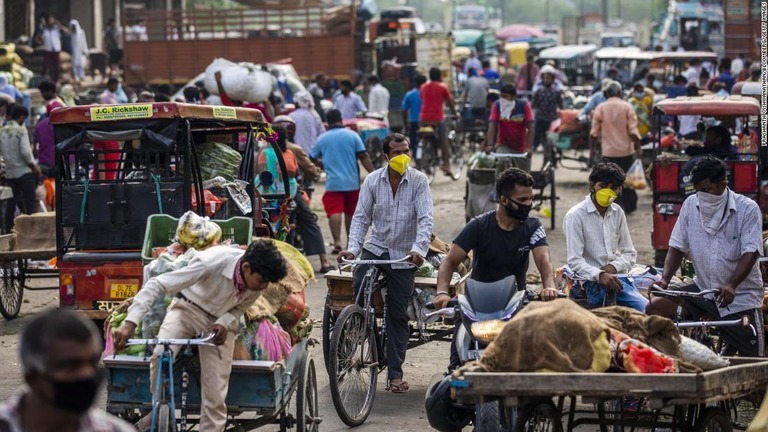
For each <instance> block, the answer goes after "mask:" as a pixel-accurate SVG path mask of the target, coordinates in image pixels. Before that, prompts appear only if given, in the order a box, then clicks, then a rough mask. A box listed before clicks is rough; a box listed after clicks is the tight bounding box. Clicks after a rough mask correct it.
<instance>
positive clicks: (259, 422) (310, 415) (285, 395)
mask: <svg viewBox="0 0 768 432" xmlns="http://www.w3.org/2000/svg"><path fill="white" fill-rule="evenodd" d="M308 345H309V341H308V339H304V340H302V341H300V342H299V343H297V344H296V345H294V346H293V348H292V349H291V352H290V353H289V354H288V356H287V357H286V358H284V359H282V360H280V361H277V362H274V361H262V360H235V361H233V362H232V373H231V375H230V377H229V391H228V393H227V398H226V403H227V414H228V415H227V417H228V420H227V430H232V431H250V430H254V429H256V428H259V427H261V426H264V425H267V424H274V423H277V424H279V425H280V430H281V431H287V430H289V429H292V428H294V427H296V426H299V427H298V428H297V430H301V431H317V430H319V424H320V417H319V414H318V399H317V374H316V372H315V362H314V360H313V359H312V355H311V354H310V353H309V350H308ZM149 362H150V360H149V358H145V357H136V356H128V355H118V356H108V357H106V358H104V367H105V368H106V371H107V411H108V412H110V413H112V414H115V415H117V416H120V417H123V418H124V419H126V420H128V421H131V422H133V421H137V420H138V419H139V418H140V416H141V415H142V414H140V413H147V412H149V411H151V410H152V394H151V393H150V384H151V383H150V379H149ZM178 362H179V360H177V361H176V363H178ZM189 362H190V364H188V365H187V370H189V371H190V373H189V380H188V389H187V398H186V402H184V401H183V399H182V391H181V385H178V386H177V387H175V389H174V390H175V391H174V402H175V406H176V407H180V406H182V403H185V404H186V410H187V412H188V413H190V414H192V415H191V416H190V418H189V419H187V420H186V423H187V425H188V426H190V427H191V426H194V425H195V424H197V423H198V422H199V417H197V414H198V413H199V412H200V405H201V400H200V382H201V381H200V372H201V371H200V365H199V361H198V358H197V356H192V357H191V358H190V359H189ZM181 370H182V368H181V367H176V365H174V376H173V381H174V382H176V383H181V382H182V379H181V374H182V372H181ZM294 392H295V393H296V398H295V407H291V400H292V397H293V394H294ZM291 410H293V411H291ZM170 430H176V428H175V426H172V427H171V429H170Z"/></svg>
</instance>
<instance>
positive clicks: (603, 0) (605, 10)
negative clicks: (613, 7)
mask: <svg viewBox="0 0 768 432" xmlns="http://www.w3.org/2000/svg"><path fill="white" fill-rule="evenodd" d="M600 13H601V14H602V16H603V24H608V0H601V4H600Z"/></svg>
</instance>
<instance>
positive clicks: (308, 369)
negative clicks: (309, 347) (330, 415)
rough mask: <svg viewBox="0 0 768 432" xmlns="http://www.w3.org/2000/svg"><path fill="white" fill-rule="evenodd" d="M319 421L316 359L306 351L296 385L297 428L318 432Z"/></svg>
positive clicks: (304, 431)
mask: <svg viewBox="0 0 768 432" xmlns="http://www.w3.org/2000/svg"><path fill="white" fill-rule="evenodd" d="M319 423H320V415H319V410H318V403H317V374H316V372H315V360H313V359H312V355H311V354H310V353H309V352H306V353H304V356H303V357H302V359H301V369H300V370H299V383H298V386H297V387H296V430H297V431H302V432H317V431H318V430H319V429H320V426H319Z"/></svg>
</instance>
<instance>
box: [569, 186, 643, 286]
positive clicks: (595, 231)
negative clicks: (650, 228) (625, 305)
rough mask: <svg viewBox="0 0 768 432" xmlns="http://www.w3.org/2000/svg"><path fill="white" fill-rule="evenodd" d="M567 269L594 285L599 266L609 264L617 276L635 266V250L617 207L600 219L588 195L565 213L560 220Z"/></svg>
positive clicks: (612, 205)
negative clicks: (563, 234)
mask: <svg viewBox="0 0 768 432" xmlns="http://www.w3.org/2000/svg"><path fill="white" fill-rule="evenodd" d="M563 232H564V233H565V248H566V255H567V257H568V267H569V268H570V269H571V270H572V271H573V272H574V273H576V274H577V275H579V277H580V278H584V279H587V280H589V281H592V282H597V281H598V279H599V278H600V273H601V272H602V270H600V269H601V268H602V267H604V266H606V265H608V264H610V265H612V266H613V267H614V268H616V272H617V273H627V272H628V271H629V270H631V269H632V267H633V266H634V265H635V261H636V260H637V251H636V250H635V247H634V246H633V245H632V238H631V237H630V236H629V227H628V226H627V218H626V216H624V210H622V209H621V207H619V206H618V204H611V206H610V207H609V208H608V209H607V210H606V211H605V216H600V213H599V212H598V211H597V207H596V206H595V203H593V202H592V197H591V195H587V196H586V198H584V201H582V202H580V203H578V204H576V205H575V206H573V207H571V209H570V210H568V213H567V214H566V215H565V218H564V219H563Z"/></svg>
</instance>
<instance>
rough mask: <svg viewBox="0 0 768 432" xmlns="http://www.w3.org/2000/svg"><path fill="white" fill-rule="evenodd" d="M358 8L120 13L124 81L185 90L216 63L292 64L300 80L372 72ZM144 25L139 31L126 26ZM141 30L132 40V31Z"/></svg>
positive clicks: (355, 4) (301, 4)
mask: <svg viewBox="0 0 768 432" xmlns="http://www.w3.org/2000/svg"><path fill="white" fill-rule="evenodd" d="M361 10H362V8H361V4H360V0H354V1H352V2H351V4H348V5H336V6H329V5H328V3H326V2H324V1H320V0H306V1H297V0H290V1H281V2H263V3H260V6H259V7H258V8H227V9H172V10H167V11H166V10H165V9H163V10H162V11H159V10H153V9H146V8H142V9H133V8H131V9H127V8H126V9H125V13H124V14H123V19H124V22H123V28H125V29H126V31H125V32H124V64H125V65H126V68H125V78H124V79H125V81H126V82H127V83H128V84H131V85H142V86H148V85H157V84H163V83H171V84H179V85H180V84H184V83H187V82H189V81H190V80H191V79H192V78H194V77H195V76H196V75H197V74H198V73H200V72H201V71H203V70H204V69H205V68H206V66H208V65H209V64H210V63H211V62H212V61H213V60H214V59H215V58H218V57H224V58H227V59H229V60H232V61H235V62H240V61H247V62H251V63H257V64H264V63H270V62H272V61H274V60H276V59H283V58H286V57H290V58H291V60H292V64H293V66H294V67H295V68H296V70H297V71H298V73H299V75H300V76H301V77H302V78H308V77H310V76H312V75H313V74H314V73H316V72H320V71H322V72H324V73H326V74H327V75H329V76H333V77H334V78H336V79H343V78H350V77H351V75H352V74H353V73H354V71H362V72H363V73H369V72H370V71H371V70H372V62H371V58H372V46H371V44H370V43H366V33H367V31H368V30H367V29H368V27H367V25H366V24H365V22H364V20H363V19H362V18H361V14H360V12H361ZM139 21H143V23H144V29H142V28H141V27H140V26H131V24H133V23H137V22H139ZM137 28H138V29H140V31H141V33H140V34H137V33H136V32H135V31H132V30H135V29H137Z"/></svg>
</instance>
